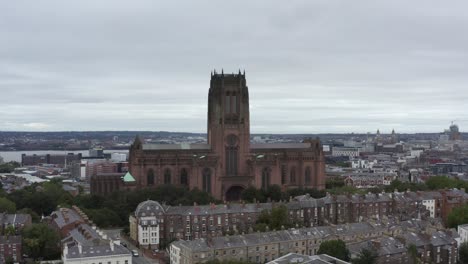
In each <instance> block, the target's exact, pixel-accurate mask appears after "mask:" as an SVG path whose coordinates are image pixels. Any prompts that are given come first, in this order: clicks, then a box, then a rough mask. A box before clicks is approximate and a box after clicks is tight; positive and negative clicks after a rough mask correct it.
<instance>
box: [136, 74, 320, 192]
mask: <svg viewBox="0 0 468 264" xmlns="http://www.w3.org/2000/svg"><path fill="white" fill-rule="evenodd" d="M249 111H250V109H249V92H248V87H247V84H246V79H245V73H244V74H241V73H240V72H239V73H238V74H224V73H221V74H219V73H216V72H215V73H214V74H212V76H211V82H210V90H209V94H208V134H207V137H208V140H207V141H208V142H207V144H177V145H158V144H143V142H141V140H140V139H139V138H137V139H136V140H135V142H134V144H133V145H132V146H131V148H130V158H129V162H130V166H129V169H130V172H131V174H132V175H133V176H134V177H135V179H136V184H137V187H138V188H146V187H154V186H158V185H161V184H175V185H185V186H188V187H189V188H198V189H200V190H204V191H207V192H210V193H211V194H212V195H213V196H214V197H216V198H218V199H226V200H238V199H239V197H240V192H241V191H242V190H243V189H245V188H247V187H248V186H255V187H257V188H267V187H268V186H270V185H273V184H277V185H279V186H282V188H283V189H286V188H296V187H307V188H318V189H323V188H324V187H325V161H324V155H323V152H322V148H321V145H320V141H319V140H305V141H304V142H303V143H293V144H290V143H288V144H281V143H280V144H251V143H250V113H249Z"/></svg>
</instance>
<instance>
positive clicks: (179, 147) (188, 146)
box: [142, 143, 211, 150]
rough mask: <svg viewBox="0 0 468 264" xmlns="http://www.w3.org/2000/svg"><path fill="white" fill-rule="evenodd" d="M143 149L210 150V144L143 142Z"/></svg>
mask: <svg viewBox="0 0 468 264" xmlns="http://www.w3.org/2000/svg"><path fill="white" fill-rule="evenodd" d="M142 149H143V150H210V149H211V146H210V145H209V144H188V143H181V144H143V145H142Z"/></svg>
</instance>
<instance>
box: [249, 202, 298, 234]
mask: <svg viewBox="0 0 468 264" xmlns="http://www.w3.org/2000/svg"><path fill="white" fill-rule="evenodd" d="M267 226H268V228H269V230H281V229H282V228H289V227H291V222H290V220H289V217H288V209H287V208H286V206H285V205H280V206H278V207H274V208H273V209H271V212H269V211H267V210H263V211H262V212H261V213H260V215H259V216H258V218H257V222H256V225H255V229H256V230H258V231H266V227H267Z"/></svg>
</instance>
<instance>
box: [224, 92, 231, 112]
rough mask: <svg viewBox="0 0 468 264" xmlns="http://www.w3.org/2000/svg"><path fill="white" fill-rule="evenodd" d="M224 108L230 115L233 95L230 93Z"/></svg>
mask: <svg viewBox="0 0 468 264" xmlns="http://www.w3.org/2000/svg"><path fill="white" fill-rule="evenodd" d="M224 106H225V110H224V111H225V113H226V114H230V113H231V95H230V94H229V93H226V98H225V100H224Z"/></svg>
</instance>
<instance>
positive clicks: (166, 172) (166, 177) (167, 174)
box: [164, 169, 171, 184]
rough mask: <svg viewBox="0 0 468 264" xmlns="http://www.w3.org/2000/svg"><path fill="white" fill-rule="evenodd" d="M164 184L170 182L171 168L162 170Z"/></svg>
mask: <svg viewBox="0 0 468 264" xmlns="http://www.w3.org/2000/svg"><path fill="white" fill-rule="evenodd" d="M164 184H171V170H170V169H165V170H164Z"/></svg>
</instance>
